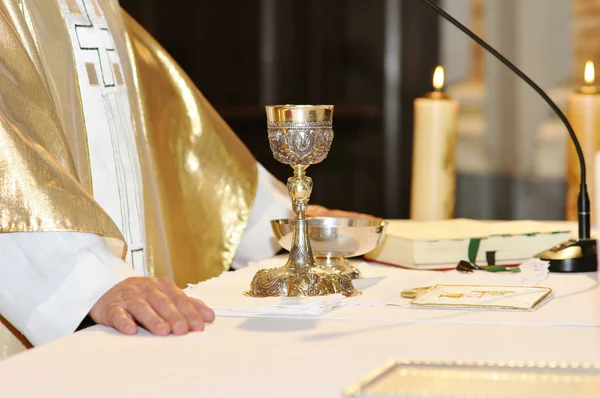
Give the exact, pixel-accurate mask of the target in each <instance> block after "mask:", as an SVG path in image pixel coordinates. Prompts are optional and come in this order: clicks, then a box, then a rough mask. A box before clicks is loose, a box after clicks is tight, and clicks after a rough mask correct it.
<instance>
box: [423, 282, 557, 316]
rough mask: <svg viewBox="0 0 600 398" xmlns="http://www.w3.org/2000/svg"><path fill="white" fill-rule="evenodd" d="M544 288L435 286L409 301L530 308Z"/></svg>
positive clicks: (545, 291)
mask: <svg viewBox="0 0 600 398" xmlns="http://www.w3.org/2000/svg"><path fill="white" fill-rule="evenodd" d="M551 292H552V290H551V289H550V288H548V287H531V286H488V285H436V286H434V287H433V288H431V289H430V290H428V291H426V292H425V293H423V294H421V295H420V296H419V297H417V298H416V299H414V300H413V301H411V305H415V306H422V307H455V308H462V307H468V308H481V309H510V310H523V311H526V310H531V309H533V308H534V307H535V306H536V305H537V304H538V303H540V302H541V301H542V300H544V299H545V298H546V297H548V296H549V295H550V293H551Z"/></svg>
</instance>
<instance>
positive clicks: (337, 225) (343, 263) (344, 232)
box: [271, 217, 388, 279]
mask: <svg viewBox="0 0 600 398" xmlns="http://www.w3.org/2000/svg"><path fill="white" fill-rule="evenodd" d="M387 224H388V223H387V222H386V221H379V220H371V219H363V218H337V217H314V218H309V219H308V238H309V240H310V245H311V247H312V251H313V254H314V256H315V261H316V262H317V264H319V265H325V266H330V267H334V268H336V269H337V270H339V271H341V272H343V273H345V274H347V275H348V276H350V277H351V278H352V279H358V278H360V271H359V270H358V269H357V268H356V267H354V266H352V265H351V264H350V263H349V262H348V260H346V259H347V258H349V257H357V256H362V255H363V254H365V253H368V252H370V251H373V250H375V248H376V247H377V246H379V244H381V242H382V241H383V237H384V236H385V230H386V227H387ZM271 228H272V229H273V234H274V235H275V238H276V239H277V242H279V244H280V245H281V247H283V248H284V249H285V250H288V251H289V250H290V248H291V247H292V237H293V232H294V224H293V222H292V220H291V219H282V220H271Z"/></svg>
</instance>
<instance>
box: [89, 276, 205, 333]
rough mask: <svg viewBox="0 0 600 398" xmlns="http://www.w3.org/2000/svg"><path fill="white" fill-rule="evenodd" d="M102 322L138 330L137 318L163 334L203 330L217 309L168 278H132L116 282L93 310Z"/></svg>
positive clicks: (120, 329) (122, 328)
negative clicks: (186, 291) (208, 305)
mask: <svg viewBox="0 0 600 398" xmlns="http://www.w3.org/2000/svg"><path fill="white" fill-rule="evenodd" d="M90 316H91V318H92V319H93V320H94V321H95V322H96V323H99V324H102V325H106V326H112V327H114V328H115V329H117V330H118V331H119V332H121V333H123V334H136V333H137V325H136V322H138V323H140V324H141V325H143V326H144V327H145V328H146V329H147V330H148V331H150V332H151V333H153V334H156V335H159V336H165V335H168V334H170V333H173V334H176V335H181V334H186V333H188V332H190V331H201V330H203V329H204V323H205V322H212V321H213V320H214V319H215V313H214V312H213V311H212V310H211V309H210V308H208V307H207V306H206V305H204V303H203V302H202V301H200V300H196V299H193V298H190V297H188V296H187V295H186V294H185V293H184V292H183V291H182V290H181V289H179V288H178V287H177V286H176V285H175V284H174V283H173V282H172V281H171V280H170V279H168V278H148V277H139V278H128V279H125V280H124V281H122V282H121V283H118V284H117V285H115V286H114V287H113V288H112V289H110V290H109V291H108V292H106V294H104V296H102V297H101V298H100V300H98V302H96V304H95V305H94V306H93V307H92V310H91V311H90Z"/></svg>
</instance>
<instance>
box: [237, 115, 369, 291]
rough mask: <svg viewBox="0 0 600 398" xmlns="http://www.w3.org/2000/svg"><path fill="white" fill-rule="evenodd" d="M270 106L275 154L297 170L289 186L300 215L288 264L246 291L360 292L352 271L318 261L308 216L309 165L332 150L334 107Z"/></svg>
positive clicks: (262, 276) (266, 274)
mask: <svg viewBox="0 0 600 398" xmlns="http://www.w3.org/2000/svg"><path fill="white" fill-rule="evenodd" d="M266 110H267V130H268V133H269V144H270V146H271V151H273V156H274V157H275V159H277V160H278V161H280V162H281V163H284V164H289V165H290V166H291V167H292V168H293V169H294V176H293V177H290V178H288V181H287V188H288V192H289V194H290V198H291V200H292V209H293V210H294V213H296V216H295V217H294V219H293V220H292V224H293V228H294V230H293V237H292V245H291V249H290V255H289V258H288V261H287V263H286V264H285V265H284V266H283V267H279V268H271V269H262V270H260V271H258V272H257V273H256V275H254V278H253V279H252V282H251V284H250V290H249V291H248V292H246V294H247V295H249V296H252V297H272V296H292V297H301V296H325V295H328V294H334V293H341V294H343V295H345V296H352V295H355V294H357V293H358V292H357V290H355V289H354V285H353V284H352V280H351V278H350V277H349V276H348V275H346V274H344V273H342V272H340V271H338V270H336V269H335V268H333V267H327V266H322V265H317V263H316V262H315V258H314V256H313V252H312V249H311V246H310V240H309V239H308V221H307V218H306V214H305V213H306V207H307V206H308V201H309V199H310V194H311V192H312V187H313V183H312V179H311V178H310V177H308V176H307V175H306V169H307V168H308V166H310V165H311V164H317V163H320V162H321V161H323V160H324V159H325V158H326V157H327V154H328V152H329V149H330V148H331V142H332V141H333V128H332V122H333V105H273V106H267V107H266Z"/></svg>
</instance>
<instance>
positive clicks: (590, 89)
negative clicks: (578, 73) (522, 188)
mask: <svg viewBox="0 0 600 398" xmlns="http://www.w3.org/2000/svg"><path fill="white" fill-rule="evenodd" d="M594 75H595V72H594V63H593V62H592V61H588V62H586V64H585V71H584V78H585V83H586V85H585V86H583V87H581V88H580V89H579V90H577V91H576V92H575V93H572V94H570V95H569V97H568V99H567V118H568V119H569V123H571V126H572V127H573V130H574V131H575V134H576V135H577V138H578V139H579V143H580V144H581V149H582V150H583V156H584V157H585V161H586V170H587V183H588V186H591V184H592V182H593V181H595V180H594V167H593V163H592V162H593V159H594V154H595V153H596V151H598V150H600V90H598V87H596V86H595V85H594V80H595V79H594V77H595V76H594ZM567 151H568V152H567V208H566V215H567V217H566V218H567V220H569V221H576V220H577V196H578V195H579V182H580V181H579V179H580V173H579V158H578V157H577V153H576V152H575V148H574V146H573V145H572V144H570V143H569V145H568V150H567ZM589 194H590V203H591V205H590V206H591V212H592V217H594V214H593V211H594V208H595V206H594V204H593V203H594V198H593V196H594V194H595V193H594V190H593V189H592V188H589Z"/></svg>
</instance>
